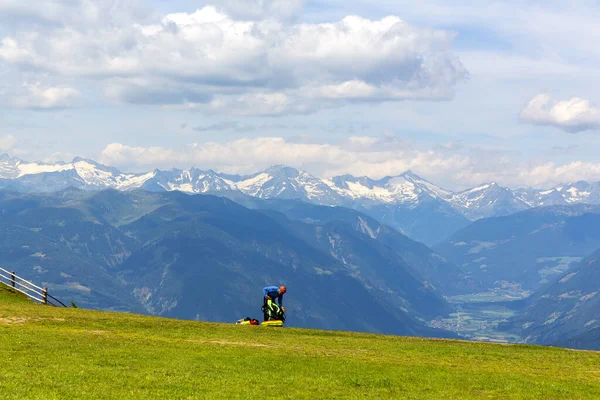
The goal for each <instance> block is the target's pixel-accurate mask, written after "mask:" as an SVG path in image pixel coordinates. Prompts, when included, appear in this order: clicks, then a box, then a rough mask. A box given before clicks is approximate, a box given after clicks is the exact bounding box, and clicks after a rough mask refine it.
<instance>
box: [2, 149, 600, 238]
mask: <svg viewBox="0 0 600 400" xmlns="http://www.w3.org/2000/svg"><path fill="white" fill-rule="evenodd" d="M67 187H74V188H79V189H84V190H102V189H109V188H110V189H116V190H121V191H127V190H135V189H142V190H147V191H155V192H162V191H181V192H185V193H195V194H197V193H210V194H217V195H221V196H227V197H230V196H238V195H239V194H243V195H246V196H251V197H256V198H260V199H288V200H301V201H305V202H309V203H313V204H318V205H326V206H343V207H347V208H352V209H355V210H358V211H361V212H363V213H365V214H367V215H370V216H371V217H373V218H375V219H377V220H378V221H380V222H381V223H384V224H386V225H389V226H391V227H393V228H395V229H397V230H398V231H400V232H402V233H404V234H406V235H408V236H410V237H411V238H413V239H415V240H417V241H420V242H423V243H425V244H427V245H433V244H436V243H439V242H441V241H443V240H444V239H446V238H448V237H449V236H450V235H452V234H453V233H455V232H456V231H458V230H460V229H462V228H464V227H466V226H467V225H468V224H469V223H470V222H471V221H474V220H478V219H481V218H488V217H495V216H503V215H509V214H512V213H515V212H518V211H523V210H527V209H530V208H534V207H541V206H552V205H569V204H579V203H589V204H600V183H598V182H596V183H589V182H575V183H566V184H563V185H558V186H556V187H553V188H550V189H546V190H538V189H531V188H523V189H515V190H513V189H509V188H506V187H502V186H500V185H498V184H496V183H493V182H492V183H487V184H483V185H480V186H477V187H475V188H472V189H468V190H465V191H461V192H453V191H450V190H446V189H443V188H440V187H439V186H436V185H435V184H433V183H431V182H429V181H427V180H426V179H423V178H421V177H419V176H417V175H415V174H414V173H412V172H411V171H407V172H405V173H403V174H400V175H398V176H394V177H389V176H388V177H385V178H382V179H379V180H373V179H370V178H368V177H355V176H351V175H344V176H338V177H333V178H330V179H323V178H319V177H315V176H313V175H311V174H309V173H307V172H304V171H298V170H296V169H293V168H289V167H285V166H274V167H271V168H268V169H266V170H264V171H261V172H258V173H255V174H251V175H244V176H242V175H229V174H222V173H217V172H215V171H212V170H208V171H202V170H199V169H195V168H192V169H189V170H180V169H172V170H169V171H163V170H154V171H152V172H147V173H123V172H120V171H119V170H117V169H115V168H112V167H107V166H104V165H101V164H99V163H97V162H95V161H92V160H87V159H82V158H75V159H74V160H73V161H72V162H70V163H63V162H57V163H40V162H26V161H23V160H20V159H17V158H14V157H9V156H8V155H0V188H5V189H9V190H15V191H23V192H54V191H58V190H62V189H65V188H67ZM432 226H434V227H435V229H431V227H432Z"/></svg>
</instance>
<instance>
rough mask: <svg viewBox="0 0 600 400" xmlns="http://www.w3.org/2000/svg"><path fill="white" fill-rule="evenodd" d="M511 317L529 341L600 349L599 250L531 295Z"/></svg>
mask: <svg viewBox="0 0 600 400" xmlns="http://www.w3.org/2000/svg"><path fill="white" fill-rule="evenodd" d="M529 304H530V306H529V307H527V308H526V309H525V310H524V311H523V312H522V313H521V314H520V315H519V316H517V317H515V318H514V319H513V320H512V321H510V325H509V326H511V325H512V327H514V328H515V329H517V330H518V331H520V334H521V336H522V337H524V338H526V340H527V341H528V342H531V343H539V344H552V345H568V346H570V347H575V348H584V349H600V337H599V335H598V332H600V251H597V252H595V253H594V254H593V255H592V256H590V257H588V258H586V259H585V260H584V261H582V262H581V263H580V264H579V265H577V266H576V267H575V268H573V269H571V270H570V271H569V272H567V273H566V274H565V275H564V276H562V277H561V278H560V279H558V280H557V281H555V282H554V283H553V284H551V285H549V286H548V287H546V288H544V289H543V290H541V291H539V292H537V293H536V294H535V295H534V296H532V298H531V299H529Z"/></svg>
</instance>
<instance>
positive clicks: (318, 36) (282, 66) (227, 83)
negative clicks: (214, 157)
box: [0, 0, 466, 115]
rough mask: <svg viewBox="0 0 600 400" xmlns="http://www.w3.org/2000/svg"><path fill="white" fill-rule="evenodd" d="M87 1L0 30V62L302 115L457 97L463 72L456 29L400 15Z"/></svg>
mask: <svg viewBox="0 0 600 400" xmlns="http://www.w3.org/2000/svg"><path fill="white" fill-rule="evenodd" d="M0 1H3V0H0ZM236 1H238V0H235V1H233V2H232V4H233V3H235V2H236ZM72 2H75V0H73V1H72ZM83 3H86V4H87V2H83ZM83 3H82V4H83ZM103 3H104V4H105V5H111V4H112V5H113V6H114V5H115V4H119V2H116V1H108V0H106V1H104V2H103ZM296 3H298V4H296ZM300 3H301V2H294V1H271V2H268V1H264V0H252V4H253V6H252V5H250V6H248V9H252V7H254V8H258V9H259V11H260V13H266V14H269V10H271V9H274V10H275V9H277V10H283V11H281V12H282V13H283V14H286V13H287V11H285V10H288V9H289V10H290V11H289V12H290V13H293V12H295V11H294V10H296V9H297V8H298V7H301V5H300ZM73 9H74V10H77V11H78V12H80V11H81V10H82V9H81V7H80V8H73ZM228 9H231V7H229V8H228ZM261 10H262V11H261ZM84 11H85V13H86V14H85V15H88V14H89V16H87V17H85V18H87V19H86V20H87V21H89V22H88V23H87V24H76V23H73V24H66V25H59V26H51V27H49V28H47V30H46V31H44V32H41V31H39V30H38V31H37V32H28V31H25V30H22V29H17V30H15V31H14V32H12V34H10V35H7V36H5V37H3V38H2V39H1V41H0V61H4V63H6V64H8V65H12V66H14V67H16V68H18V69H19V68H20V69H25V68H27V69H34V70H40V71H45V72H47V73H49V74H53V75H54V76H63V77H70V78H73V77H76V78H80V79H90V78H93V79H100V80H101V81H102V82H104V84H105V86H106V87H105V92H106V93H107V94H108V96H109V98H111V99H113V100H114V99H116V100H118V101H121V102H125V103H143V104H167V105H174V104H178V105H185V107H187V108H192V109H200V110H203V111H207V112H219V111H221V110H226V111H229V110H232V111H233V112H234V113H237V114H240V115H251V114H259V115H281V114H287V113H305V112H310V111H314V110H317V109H320V108H325V107H338V106H340V105H343V104H346V103H347V102H356V101H368V102H381V101H397V100H406V99H416V100H440V99H450V98H452V97H453V95H454V91H455V88H456V86H457V84H458V83H459V82H461V81H462V80H463V79H464V78H465V76H466V70H465V68H464V67H463V65H462V64H461V63H460V61H459V60H458V58H457V57H456V56H455V55H454V53H453V49H452V42H453V40H454V35H453V34H452V33H449V32H445V31H434V30H427V29H418V28H415V27H413V26H411V25H409V24H407V23H405V22H404V21H402V20H401V19H400V18H398V17H385V18H382V19H379V20H371V19H365V18H360V17H357V16H350V17H345V18H343V19H342V20H340V21H337V22H334V23H321V24H308V23H298V24H290V23H286V22H282V21H278V20H273V19H258V20H245V19H235V18H233V17H232V16H230V15H227V14H224V13H223V12H221V11H219V10H218V9H217V8H215V7H211V6H207V7H204V8H202V9H199V10H197V11H196V12H194V13H174V14H168V15H166V16H164V17H163V18H162V19H161V20H160V21H156V22H155V23H146V22H143V21H142V22H140V23H134V22H130V21H128V20H127V19H124V18H121V19H113V18H111V16H112V15H113V14H112V12H111V11H110V10H108V11H107V10H105V9H104V8H101V7H100V6H92V5H89V6H86V7H84ZM273 12H274V13H275V14H277V13H276V12H275V11H273ZM104 14H106V15H107V16H103V15H104ZM286 15H287V14H286ZM82 18H84V17H82ZM65 21H70V19H69V18H65ZM96 21H97V22H96Z"/></svg>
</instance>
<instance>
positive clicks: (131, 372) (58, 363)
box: [0, 293, 600, 399]
mask: <svg viewBox="0 0 600 400" xmlns="http://www.w3.org/2000/svg"><path fill="white" fill-rule="evenodd" d="M0 294H1V293H0ZM0 362H1V363H2V367H1V368H0V393H2V398H3V399H68V398H77V399H86V398H89V399H125V398H126V399H148V398H255V397H267V398H290V399H302V398H306V399H314V398H327V399H332V398H361V399H362V398H395V399H397V398H408V399H441V398H444V399H465V398H503V399H511V398H512V399H523V398H532V399H533V398H539V399H548V398H554V399H558V398H590V399H594V398H600V353H596V352H576V351H571V350H564V349H556V348H543V347H536V346H523V345H496V344H489V343H470V342H462V341H446V340H428V339H422V338H403V337H393V336H381V335H369V334H358V333H349V332H332V331H316V330H303V329H289V328H283V329H276V328H263V327H253V326H236V325H233V324H230V325H228V324H210V323H200V322H195V321H179V320H169V319H164V318H155V317H147V316H140V315H133V314H121V313H107V312H97V311H88V310H82V309H55V308H51V307H45V306H39V305H34V304H29V303H27V302H18V301H12V300H10V299H9V300H8V301H5V298H2V296H0Z"/></svg>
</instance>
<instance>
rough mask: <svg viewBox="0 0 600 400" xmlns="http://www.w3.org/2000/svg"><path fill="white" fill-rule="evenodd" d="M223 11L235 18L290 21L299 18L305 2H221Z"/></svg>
mask: <svg viewBox="0 0 600 400" xmlns="http://www.w3.org/2000/svg"><path fill="white" fill-rule="evenodd" d="M220 4H221V5H222V7H223V9H224V10H225V11H226V12H227V13H228V14H229V15H231V16H233V17H234V18H241V19H252V20H261V19H284V20H286V19H290V18H295V17H297V16H298V14H299V13H300V11H302V8H303V6H304V1H303V0H221V2H220Z"/></svg>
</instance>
